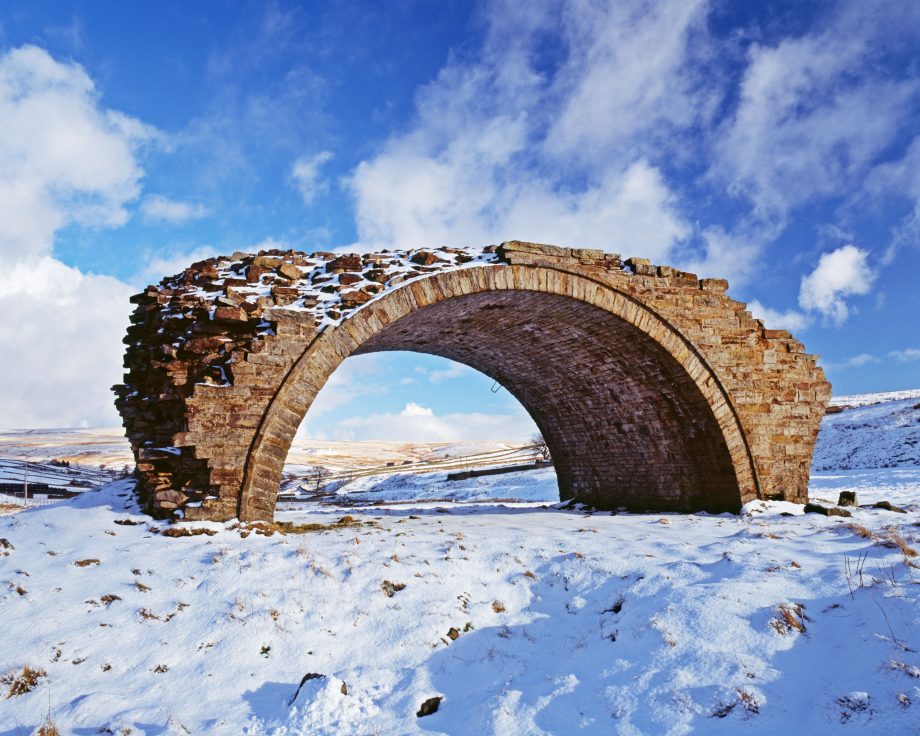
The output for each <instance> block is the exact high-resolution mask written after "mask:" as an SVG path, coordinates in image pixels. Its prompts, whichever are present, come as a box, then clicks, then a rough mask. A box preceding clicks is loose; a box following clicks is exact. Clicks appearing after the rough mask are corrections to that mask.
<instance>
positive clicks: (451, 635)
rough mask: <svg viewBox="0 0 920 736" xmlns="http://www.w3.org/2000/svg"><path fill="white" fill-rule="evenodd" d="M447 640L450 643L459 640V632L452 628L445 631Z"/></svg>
mask: <svg viewBox="0 0 920 736" xmlns="http://www.w3.org/2000/svg"><path fill="white" fill-rule="evenodd" d="M447 638H448V639H450V640H451V641H457V639H459V638H460V632H459V631H458V630H457V629H456V628H455V627H453V626H451V627H450V628H449V629H448V630H447Z"/></svg>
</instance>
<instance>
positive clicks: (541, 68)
mask: <svg viewBox="0 0 920 736" xmlns="http://www.w3.org/2000/svg"><path fill="white" fill-rule="evenodd" d="M918 50H920V5H918V4H917V3H915V2H912V0H902V1H901V2H886V1H885V0H879V1H877V2H872V3H865V2H855V1H846V0H841V1H840V2H809V3H801V2H789V3H785V2H762V3H748V2H743V3H729V2H725V1H724V0H723V1H716V0H709V1H706V0H662V1H661V2H656V3H650V2H639V1H638V0H622V1H620V2H604V1H602V0H591V1H588V0H552V1H550V0H547V2H541V3H529V4H523V3H514V2H510V1H503V0H493V1H488V2H411V1H409V0H405V1H403V2H392V3H376V2H317V3H292V2H275V3H256V2H252V3H245V2H200V3H178V2H176V3H168V2H162V3H149V4H141V3H99V2H85V3H80V2H72V3H63V2H40V1H30V2H17V1H16V0H7V2H5V3H4V4H3V5H2V7H0V267H2V271H0V272H2V273H3V274H4V278H3V279H0V310H2V313H3V315H4V319H3V320H2V324H0V350H2V353H3V355H4V356H5V358H6V360H5V365H4V367H3V369H2V372H0V378H2V379H3V380H2V381H0V426H7V427H22V426H69V425H80V424H90V425H100V424H102V425H106V424H107V425H112V424H116V423H117V422H118V420H117V416H116V415H115V413H114V410H113V408H112V406H111V394H110V393H109V392H108V387H109V386H110V385H111V384H112V383H115V382H117V381H118V380H119V376H120V356H121V348H122V346H121V342H120V339H121V335H122V334H123V330H124V325H125V320H126V314H127V311H128V307H127V301H126V299H127V296H129V295H130V294H131V293H133V292H134V291H136V290H138V289H139V288H140V287H141V286H143V285H144V284H145V283H147V282H150V281H157V280H159V278H160V277H161V276H162V275H164V274H166V273H172V272H175V271H177V270H180V269H181V268H182V267H184V266H185V265H187V264H188V263H189V262H191V261H193V260H196V259H198V258H201V257H203V256H207V255H213V254H217V253H230V252H232V251H234V250H239V249H253V248H258V247H260V246H262V245H263V244H265V245H274V244H284V245H286V246H291V247H295V248H302V249H304V250H308V251H309V250H316V249H332V248H342V249H346V250H349V249H350V250H367V249H373V248H377V247H387V246H401V247H415V246H420V245H432V244H446V243H447V244H458V245H471V246H479V245H485V244H488V243H493V242H500V241H502V240H506V239H511V238H520V239H528V240H537V241H541V242H556V243H562V244H566V245H573V246H588V247H600V248H604V249H606V250H610V251H616V252H620V253H622V254H623V255H627V256H628V255H639V256H645V257H648V258H651V259H652V260H653V261H655V262H658V263H669V264H673V265H677V266H681V267H683V268H686V269H688V270H694V271H696V272H697V273H699V274H701V275H707V276H720V277H727V278H728V279H729V280H730V282H731V284H732V286H731V290H730V293H731V294H732V295H733V296H735V297H736V298H738V299H742V300H744V301H747V302H750V303H751V307H752V309H753V311H754V312H755V314H756V315H757V316H760V317H762V318H763V319H764V320H765V321H766V323H767V324H768V326H777V327H779V326H785V327H789V328H791V329H792V330H793V332H794V333H795V334H796V336H798V337H799V338H800V339H802V340H803V341H804V342H805V344H806V346H807V347H808V349H809V350H810V351H812V352H816V353H819V354H821V356H822V363H823V364H824V366H825V367H826V369H827V372H828V375H829V377H830V378H831V380H832V382H833V384H834V389H835V392H836V393H838V394H839V393H852V392H858V391H874V390H889V389H899V388H915V387H917V386H920V326H918V325H920V319H918V317H917V314H918V312H920V289H918V288H917V285H916V284H917V273H918V272H920V54H918ZM491 386H492V382H491V381H490V380H488V379H487V378H485V377H483V376H479V375H477V374H475V373H473V372H472V371H469V370H461V369H459V368H456V367H451V364H448V363H446V362H444V361H439V360H436V359H433V358H430V357H420V356H414V355H403V354H398V355H383V354H378V355H371V356H365V357H362V358H360V359H359V358H353V359H349V360H348V361H346V363H345V364H344V365H343V367H342V369H341V370H340V372H339V374H337V375H336V377H335V379H334V380H333V381H332V382H331V384H330V386H328V387H327V389H326V391H324V394H323V396H322V397H321V398H320V400H319V403H318V404H317V406H316V407H314V410H313V411H312V412H311V415H310V417H308V426H307V429H308V431H309V432H310V433H312V434H314V435H319V436H326V437H354V438H365V437H376V436H385V437H388V438H392V437H393V436H394V432H395V433H397V434H401V435H402V436H406V437H410V438H413V439H421V438H432V439H441V438H444V439H458V438H459V439H463V438H483V437H487V436H500V435H504V436H521V435H522V434H525V435H526V434H527V433H528V432H529V431H530V428H531V427H530V424H529V422H528V419H527V417H526V414H525V413H524V412H523V411H522V410H521V409H520V407H518V406H517V405H516V404H515V403H514V402H513V400H512V399H511V398H510V397H509V396H508V394H507V392H505V391H498V392H495V393H493V392H492V391H491V390H490V389H491Z"/></svg>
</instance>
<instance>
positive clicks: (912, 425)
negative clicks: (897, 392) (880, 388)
mask: <svg viewBox="0 0 920 736" xmlns="http://www.w3.org/2000/svg"><path fill="white" fill-rule="evenodd" d="M905 393H906V392H905ZM857 398H858V397H857ZM856 407H857V408H852V409H845V410H844V411H842V412H840V413H839V414H828V415H827V416H826V417H824V420H823V421H822V422H821V431H820V433H819V434H818V443H817V445H816V446H815V454H814V460H813V463H812V467H813V468H814V469H815V470H848V469H853V468H886V467H901V466H918V465H920V399H918V398H906V399H905V398H901V399H898V400H895V401H890V400H889V401H886V402H884V403H868V402H867V403H865V404H856Z"/></svg>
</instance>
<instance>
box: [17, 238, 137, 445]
mask: <svg viewBox="0 0 920 736" xmlns="http://www.w3.org/2000/svg"><path fill="white" fill-rule="evenodd" d="M133 293H134V289H133V288H131V287H130V286H128V285H126V284H124V283H122V282H121V281H119V280H118V279H114V278H111V277H109V276H97V275H93V274H84V273H81V272H80V271H78V270H77V269H74V268H70V267H68V266H65V265H64V264H62V263H61V262H60V261H57V260H55V259H54V258H51V257H49V256H41V257H36V256H32V257H29V258H24V259H20V260H19V261H17V262H16V263H15V265H12V266H10V265H9V264H7V265H6V270H5V273H4V279H3V282H2V284H0V312H2V313H3V315H4V319H3V320H0V353H2V354H3V356H4V364H3V401H2V402H0V426H3V427H68V426H79V425H90V426H99V425H102V426H112V425H117V424H119V419H118V415H117V414H116V412H115V407H114V406H113V403H112V402H113V400H114V395H113V394H112V392H111V390H110V387H111V386H112V385H113V384H115V383H120V382H121V380H122V369H121V362H122V356H123V354H124V345H123V344H122V342H121V338H122V337H123V336H124V334H125V329H126V328H127V326H128V315H129V313H130V311H131V309H132V305H131V304H129V303H128V297H129V296H130V295H131V294H133Z"/></svg>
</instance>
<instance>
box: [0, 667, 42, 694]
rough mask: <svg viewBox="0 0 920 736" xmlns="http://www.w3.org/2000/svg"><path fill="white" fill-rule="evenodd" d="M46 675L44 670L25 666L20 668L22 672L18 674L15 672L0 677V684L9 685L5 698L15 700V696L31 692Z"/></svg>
mask: <svg viewBox="0 0 920 736" xmlns="http://www.w3.org/2000/svg"><path fill="white" fill-rule="evenodd" d="M46 674H47V673H46V672H45V671H44V670H39V669H34V668H32V667H29V665H26V666H25V667H23V668H22V672H20V673H18V674H17V673H16V672H7V673H6V674H5V675H3V676H2V677H0V684H3V685H9V688H10V689H9V690H8V691H7V693H6V697H7V698H15V697H16V696H17V695H25V694H26V693H28V692H32V691H33V690H34V689H35V687H36V686H37V685H38V683H39V681H40V680H42V679H44V677H45V676H46Z"/></svg>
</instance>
